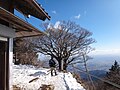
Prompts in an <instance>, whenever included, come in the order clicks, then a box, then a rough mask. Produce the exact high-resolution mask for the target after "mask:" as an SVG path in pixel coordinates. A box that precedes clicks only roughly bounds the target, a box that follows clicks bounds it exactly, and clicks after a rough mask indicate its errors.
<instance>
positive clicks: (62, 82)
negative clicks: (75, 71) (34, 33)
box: [13, 65, 85, 90]
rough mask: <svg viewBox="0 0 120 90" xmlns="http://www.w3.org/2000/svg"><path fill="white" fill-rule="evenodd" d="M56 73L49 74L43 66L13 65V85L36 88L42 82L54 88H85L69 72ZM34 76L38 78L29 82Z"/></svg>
mask: <svg viewBox="0 0 120 90" xmlns="http://www.w3.org/2000/svg"><path fill="white" fill-rule="evenodd" d="M57 74H58V75H57V76H51V75H50V72H49V69H45V68H35V67H33V66H26V65H13V85H17V86H18V87H20V88H22V90H38V89H39V88H40V87H41V85H42V84H47V85H53V86H54V87H55V89H54V90H85V89H84V88H83V87H82V86H81V84H79V83H77V81H76V79H75V78H73V76H72V74H71V73H60V72H57ZM35 78H38V79H37V80H35V81H33V82H31V83H29V81H31V80H32V79H35Z"/></svg>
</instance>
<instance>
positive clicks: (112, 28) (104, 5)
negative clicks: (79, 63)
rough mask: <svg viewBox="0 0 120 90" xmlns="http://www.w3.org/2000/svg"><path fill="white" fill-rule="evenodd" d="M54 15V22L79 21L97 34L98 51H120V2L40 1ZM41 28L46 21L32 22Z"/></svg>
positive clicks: (105, 0)
mask: <svg viewBox="0 0 120 90" xmlns="http://www.w3.org/2000/svg"><path fill="white" fill-rule="evenodd" d="M37 1H38V2H39V3H40V4H41V5H42V7H43V8H44V9H45V11H46V12H48V13H49V15H50V16H51V20H50V22H52V23H55V22H57V21H60V20H71V21H75V22H76V23H77V24H79V25H80V26H81V27H84V28H86V29H88V30H90V31H91V32H93V36H92V37H93V38H95V39H96V41H97V43H95V44H93V46H94V47H95V48H96V50H108V51H109V50H114V49H115V50H120V0H37ZM28 21H29V22H30V23H32V24H33V25H34V26H36V27H38V28H40V26H39V25H40V23H41V22H42V21H40V20H38V19H35V18H33V17H31V18H30V19H28Z"/></svg>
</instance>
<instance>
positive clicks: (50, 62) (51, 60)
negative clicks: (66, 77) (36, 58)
mask: <svg viewBox="0 0 120 90" xmlns="http://www.w3.org/2000/svg"><path fill="white" fill-rule="evenodd" d="M55 64H56V63H55V61H54V60H53V59H50V60H49V66H50V67H55Z"/></svg>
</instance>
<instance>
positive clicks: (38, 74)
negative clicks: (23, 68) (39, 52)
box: [29, 71, 46, 77]
mask: <svg viewBox="0 0 120 90" xmlns="http://www.w3.org/2000/svg"><path fill="white" fill-rule="evenodd" d="M41 75H46V73H45V72H41V71H39V72H35V73H34V74H30V75H29V76H34V77H36V76H41Z"/></svg>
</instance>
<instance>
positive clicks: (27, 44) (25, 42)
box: [14, 38, 38, 65]
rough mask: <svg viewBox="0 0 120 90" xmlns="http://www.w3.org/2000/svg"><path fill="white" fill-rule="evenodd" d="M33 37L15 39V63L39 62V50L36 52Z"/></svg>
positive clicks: (33, 63)
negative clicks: (32, 43)
mask: <svg viewBox="0 0 120 90" xmlns="http://www.w3.org/2000/svg"><path fill="white" fill-rule="evenodd" d="M31 40H32V39H31V38H16V39H14V63H15V64H32V65H35V64H36V62H37V58H38V55H37V52H34V50H33V48H34V47H32V46H31V42H32V41H31Z"/></svg>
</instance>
